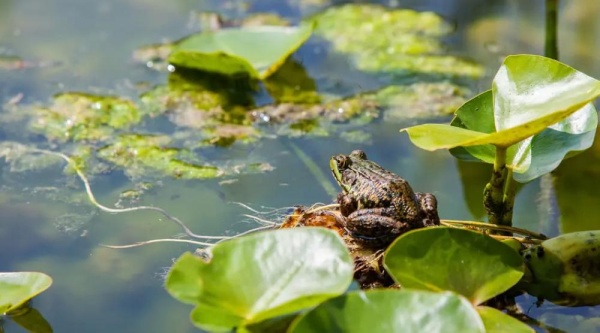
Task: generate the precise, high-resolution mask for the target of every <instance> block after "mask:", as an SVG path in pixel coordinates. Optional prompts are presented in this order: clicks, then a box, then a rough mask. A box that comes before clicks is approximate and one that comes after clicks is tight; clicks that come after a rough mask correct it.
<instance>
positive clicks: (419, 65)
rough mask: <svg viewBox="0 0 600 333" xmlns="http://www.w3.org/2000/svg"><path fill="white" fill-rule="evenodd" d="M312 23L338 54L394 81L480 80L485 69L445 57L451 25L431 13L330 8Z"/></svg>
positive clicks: (381, 8) (379, 7) (357, 65)
mask: <svg viewBox="0 0 600 333" xmlns="http://www.w3.org/2000/svg"><path fill="white" fill-rule="evenodd" d="M309 21H311V22H316V23H317V28H316V30H315V34H317V35H319V36H321V37H323V38H325V39H326V40H327V41H329V42H330V43H331V44H332V47H333V49H334V50H335V51H337V52H340V53H343V54H347V55H348V56H350V57H351V58H352V59H353V60H354V63H355V65H356V67H357V68H358V69H360V70H363V71H367V72H384V73H386V74H392V75H408V74H411V73H427V74H438V75H447V76H467V77H479V76H481V75H482V74H483V68H482V67H481V66H479V65H477V64H475V63H472V62H470V61H467V60H464V59H460V58H458V57H454V56H451V55H447V54H445V52H444V51H445V50H444V46H443V44H442V43H441V41H440V37H443V36H445V35H447V34H449V33H450V32H451V31H452V27H451V25H450V24H448V23H447V22H445V21H444V20H443V19H442V18H441V17H440V16H438V15H437V14H435V13H432V12H417V11H413V10H408V9H396V10H391V9H386V8H385V7H383V6H378V5H362V4H361V5H351V4H350V5H344V6H338V7H332V8H329V9H327V10H325V11H323V12H321V13H319V14H317V15H315V16H312V17H311V18H309Z"/></svg>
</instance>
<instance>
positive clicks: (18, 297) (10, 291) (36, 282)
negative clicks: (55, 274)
mask: <svg viewBox="0 0 600 333" xmlns="http://www.w3.org/2000/svg"><path fill="white" fill-rule="evenodd" d="M51 284H52V278H51V277H49V276H48V275H46V274H44V273H39V272H10V273H0V314H4V313H6V312H8V311H10V310H12V309H15V308H18V307H19V306H21V305H23V304H24V303H25V302H27V301H28V300H30V299H32V298H33V297H35V296H37V295H38V294H40V293H41V292H43V291H44V290H46V289H48V287H50V285H51Z"/></svg>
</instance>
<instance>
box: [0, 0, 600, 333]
mask: <svg viewBox="0 0 600 333" xmlns="http://www.w3.org/2000/svg"><path fill="white" fill-rule="evenodd" d="M298 3H299V2H298V1H292V2H291V4H283V3H282V2H280V1H271V0H265V1H259V0H256V1H254V2H250V3H247V4H244V3H241V2H237V1H222V2H221V1H201V2H197V1H184V0H180V1H172V2H165V1H159V0H152V1H139V0H126V1H116V0H107V1H103V2H93V1H73V0H52V1H40V0H31V1H16V0H12V1H11V0H0V54H3V55H6V54H16V55H19V56H21V57H23V58H25V59H27V60H29V61H32V62H36V63H42V64H43V66H40V67H38V68H28V69H21V70H11V71H8V70H2V69H0V101H2V102H3V103H6V102H8V101H9V100H11V99H13V101H14V99H19V101H18V102H19V104H20V105H24V106H27V105H34V104H40V105H45V104H48V101H49V100H50V99H51V97H52V95H53V94H55V93H58V92H63V91H84V92H92V93H102V94H112V95H118V96H124V97H129V98H132V99H137V97H138V95H139V93H140V88H139V86H140V83H144V84H143V86H145V87H149V86H153V85H155V84H162V83H164V82H165V80H166V75H165V74H164V73H157V72H154V71H150V70H147V69H146V68H144V67H143V66H141V65H139V64H135V63H133V61H132V60H131V53H132V50H133V49H135V48H136V47H139V46H141V45H144V44H148V43H155V42H160V41H162V40H165V39H167V40H175V39H178V38H180V37H182V36H184V35H186V34H189V33H191V32H192V31H194V29H195V28H197V26H196V20H195V18H194V17H195V16H194V14H192V13H193V12H200V11H205V10H218V11H221V12H224V13H226V14H227V15H228V16H229V17H231V18H236V17H240V16H243V15H244V11H245V10H246V9H247V8H249V10H251V11H274V12H278V13H280V14H282V15H285V16H286V17H288V18H290V19H291V20H293V21H297V20H298V19H299V17H300V15H308V14H309V13H312V12H314V11H315V10H317V9H316V8H315V7H314V6H313V7H311V6H306V7H299V6H298V5H297V4H298ZM382 3H384V4H386V5H391V6H396V5H398V2H396V1H390V2H382ZM401 5H402V6H403V7H406V8H414V9H417V10H432V11H435V12H437V13H439V14H441V15H442V16H443V17H445V18H446V19H447V20H449V21H450V22H453V23H455V24H456V27H457V31H456V32H455V33H454V34H452V35H451V36H449V37H448V38H447V39H446V42H447V43H448V48H449V49H448V52H449V53H451V54H456V55H459V56H464V57H468V58H471V59H474V60H475V61H477V62H479V63H481V64H484V65H485V67H486V69H487V74H486V75H485V76H484V77H483V78H482V79H480V80H478V81H469V82H468V84H469V86H470V87H471V88H472V89H473V90H474V91H480V90H483V89H487V87H489V82H490V80H491V78H492V77H493V74H494V73H495V71H496V68H497V67H498V65H499V64H500V62H501V59H502V57H503V56H504V55H506V54H511V53H538V54H539V53H541V51H542V49H543V45H542V40H543V39H542V33H543V12H542V9H543V8H542V2H541V1H538V2H523V1H487V2H485V4H483V3H482V2H480V1H472V0H463V1H403V2H401ZM594 6H595V9H596V10H595V11H594V10H592V8H590V7H594ZM598 6H599V5H597V4H596V3H595V2H591V3H590V2H585V3H584V1H583V0H579V1H570V2H564V3H563V8H562V11H561V17H560V21H559V22H560V24H561V27H560V52H561V53H560V57H561V60H562V61H564V62H566V63H568V64H570V65H572V66H573V67H575V68H577V69H579V70H581V71H583V72H585V73H587V74H589V75H591V76H593V77H596V78H599V77H600V63H599V62H598V61H596V59H597V56H595V55H597V54H598V52H599V51H600V45H599V44H598V43H596V41H598V40H600V23H599V21H598V20H597V19H596V14H595V13H598V9H600V8H597V7H598ZM316 45H317V44H314V43H313V44H310V43H309V45H307V46H305V47H303V48H302V49H301V50H300V51H299V52H298V54H297V55H296V57H297V58H298V59H301V60H302V63H303V65H304V66H305V68H306V70H307V72H308V74H309V76H313V77H316V78H319V68H320V67H319V66H322V62H321V61H322V59H319V58H318V57H316V56H315V55H314V52H312V49H311V48H313V47H316ZM336 70H339V71H340V73H338V75H339V76H340V77H343V76H344V75H346V73H345V72H344V71H346V70H347V68H345V66H344V64H343V63H342V64H341V65H339V66H337V67H336ZM348 75H350V74H348ZM356 77H357V80H359V81H353V82H352V83H348V82H347V81H346V82H343V83H344V84H342V85H341V87H342V90H343V91H341V93H343V94H344V93H345V94H346V95H350V94H352V93H356V92H361V91H363V90H365V89H372V88H373V86H374V85H377V82H375V83H374V82H373V81H368V80H369V78H366V77H364V76H360V75H357V76H356ZM361 78H362V79H363V80H364V81H360V80H361ZM317 83H318V84H320V87H327V82H324V81H323V80H321V79H317ZM322 89H325V88H322ZM21 94H22V95H21ZM257 96H258V98H257V100H259V102H258V103H266V102H268V100H260V96H259V95H257ZM261 101H262V102H261ZM164 121H165V119H161V118H158V119H156V120H154V123H150V124H147V128H160V127H161V126H167V125H165V124H163V122H164ZM25 123H26V121H23V122H21V123H20V124H21V126H23V127H21V128H19V127H14V126H8V127H7V126H2V127H1V128H0V139H2V140H16V141H21V142H29V143H33V144H37V145H41V146H44V147H49V148H52V149H54V150H59V151H60V150H66V149H67V148H68V147H67V146H61V144H48V143H47V142H46V141H45V139H43V138H42V137H39V136H35V135H28V134H26V133H23V132H24V128H25V127H24V126H25ZM411 124H414V121H394V122H389V121H376V122H374V123H372V124H371V125H369V127H368V128H367V130H368V132H370V133H372V137H371V140H370V142H367V143H362V144H357V143H349V142H347V141H344V140H341V139H340V138H338V137H336V136H331V137H304V138H295V139H290V138H277V139H270V140H261V141H260V142H259V143H257V144H252V145H250V146H243V145H234V146H233V147H231V148H223V149H221V148H208V149H205V150H203V154H204V155H205V156H208V157H210V158H214V159H218V160H226V159H228V158H235V159H238V160H239V159H243V158H246V157H248V158H249V159H251V160H255V161H268V162H269V163H270V164H271V165H272V166H274V167H275V169H274V170H273V171H272V172H268V173H262V174H241V175H237V176H230V177H227V178H226V179H229V180H235V181H234V182H231V183H227V184H219V182H220V181H221V180H222V179H216V180H203V181H199V180H187V181H186V180H174V179H170V178H168V177H167V178H165V179H162V180H161V181H160V183H159V184H158V185H157V186H156V187H155V188H153V189H152V190H151V191H149V192H147V193H145V194H143V195H142V196H141V198H140V201H139V202H137V203H136V204H146V205H155V206H159V207H161V208H163V209H165V210H167V211H168V212H170V213H171V214H173V215H176V216H177V217H179V218H180V219H182V220H184V221H186V223H188V225H189V226H190V228H192V229H193V230H194V231H196V232H198V233H203V234H212V235H222V234H234V233H235V232H239V231H241V230H247V229H249V228H252V227H254V226H256V224H252V223H251V221H249V220H248V219H247V218H245V217H243V216H242V214H246V213H249V211H248V210H246V209H244V208H242V207H240V206H239V205H236V204H233V202H241V203H244V204H247V205H249V206H251V207H254V208H257V209H263V210H268V209H271V208H280V207H290V206H293V205H298V204H311V203H314V202H330V201H331V200H332V198H331V196H330V195H329V194H327V193H326V192H325V190H324V188H323V187H322V186H321V185H320V184H319V183H318V182H317V181H316V180H315V179H314V177H313V175H312V174H311V173H310V172H309V171H308V169H307V168H306V166H305V165H304V164H303V163H302V162H301V160H300V159H299V158H298V157H296V156H295V155H294V153H293V150H292V149H291V145H292V144H293V145H297V146H298V147H299V148H301V149H302V150H303V151H305V152H306V153H307V154H308V156H309V157H310V158H312V159H313V160H314V161H315V163H317V164H318V165H319V166H320V168H321V171H322V172H324V173H326V174H327V175H328V170H327V168H328V159H329V157H330V156H331V155H332V154H336V153H348V152H350V151H351V150H353V149H357V148H360V149H364V150H365V151H367V153H368V155H369V158H370V159H372V160H375V161H377V162H378V163H380V164H381V165H383V166H384V167H387V168H390V169H392V170H394V171H396V172H398V173H399V174H401V175H402V176H403V177H405V178H406V179H407V180H409V182H410V183H411V184H412V185H413V187H414V188H416V189H417V190H419V191H425V192H433V193H434V194H435V195H436V196H437V197H438V200H439V202H440V216H442V217H443V218H448V219H475V220H480V219H481V218H482V214H483V211H482V208H481V190H482V188H483V184H485V182H486V181H487V178H488V177H489V176H488V175H489V168H487V167H482V166H477V165H472V164H464V163H457V162H456V161H455V160H454V159H453V158H452V157H451V156H450V155H449V154H448V153H447V152H434V153H430V152H424V151H421V150H419V149H417V148H414V147H413V146H412V145H411V144H410V143H409V141H408V139H407V137H406V135H405V134H400V133H398V129H399V128H402V127H405V126H407V125H411ZM153 126H154V127H153ZM167 127H168V126H167ZM599 149H600V148H599V147H598V145H596V146H595V147H594V148H592V149H591V150H590V151H588V152H586V153H584V154H581V155H580V156H578V157H576V158H573V159H571V160H569V161H567V162H565V163H564V165H563V166H561V167H560V168H559V170H558V171H557V173H556V174H555V175H554V176H552V177H548V178H544V179H543V180H541V181H540V180H537V181H534V182H531V183H529V184H527V185H526V186H524V187H523V188H522V189H521V191H520V192H519V195H518V197H517V206H516V209H515V221H516V223H517V225H518V226H520V227H525V228H530V229H532V230H538V231H542V232H544V233H547V234H550V235H554V234H557V233H559V232H568V231H576V230H585V229H597V224H596V222H595V221H597V220H598V218H599V217H600V209H599V208H598V207H600V205H599V203H600V202H599V201H600V199H598V197H597V196H596V195H595V193H596V188H595V187H594V186H593V184H595V183H596V184H597V181H598V180H600V172H598V170H597V169H598V168H597V167H595V166H596V165H598V163H597V162H598V159H600V157H598V156H600V155H599V154H598V152H599V151H600V150H599ZM1 163H2V164H0V171H1V174H2V180H1V181H0V185H1V187H0V271H21V270H24V271H25V270H26V271H29V270H33V271H42V272H45V273H47V274H49V275H50V276H52V277H53V279H54V284H53V286H52V287H51V288H50V289H49V290H48V291H46V292H45V293H43V294H42V295H41V296H40V297H37V298H36V299H35V302H34V306H35V307H36V308H37V309H38V310H39V311H40V312H41V313H42V314H43V315H44V317H45V318H46V319H47V320H48V321H49V322H50V323H51V325H52V326H53V328H54V330H55V331H56V332H107V331H111V332H166V331H172V332H194V331H196V330H195V329H194V328H193V327H192V325H191V324H190V323H189V320H188V312H189V311H190V310H191V308H190V307H189V306H186V305H183V304H180V303H178V302H177V301H175V300H174V299H172V298H171V297H170V296H169V295H168V294H167V293H166V292H165V290H164V289H163V288H162V274H164V272H165V269H166V267H168V266H169V265H170V264H171V263H172V260H173V259H174V258H177V257H178V256H179V255H180V254H181V253H182V252H184V251H190V250H193V247H192V246H187V245H181V244H166V243H162V244H155V245H150V246H146V247H141V248H135V249H128V250H111V249H107V248H104V247H101V246H99V244H127V243H133V242H137V241H143V240H148V239H152V238H166V237H173V236H176V235H177V234H178V233H180V232H181V230H179V229H178V228H177V227H176V226H175V225H174V224H172V223H171V222H168V221H166V220H165V219H164V218H163V217H162V216H160V215H158V214H156V213H153V212H136V213H128V214H107V213H103V212H98V211H97V210H96V209H94V208H93V207H92V206H91V205H89V204H88V203H87V201H86V198H85V196H84V190H83V187H82V186H81V184H80V183H79V181H78V180H77V179H76V178H75V177H73V176H65V174H64V173H63V167H64V164H61V163H58V162H57V163H56V164H54V165H52V166H50V167H48V168H44V169H41V170H37V171H29V172H25V173H15V172H10V170H9V168H10V166H9V165H8V164H6V163H4V162H1ZM92 184H93V187H94V191H95V192H96V194H97V197H98V200H99V201H100V202H102V203H105V204H106V205H109V206H111V205H113V204H114V203H115V202H117V201H118V198H119V194H120V193H121V192H123V191H124V190H127V189H131V188H134V186H135V184H134V183H132V182H131V181H130V180H129V179H128V178H127V177H125V176H124V175H123V173H122V170H119V169H116V170H112V171H110V172H108V173H105V174H98V175H96V176H94V177H93V179H92ZM263 207H264V208H263ZM561 213H562V214H561ZM534 301H535V300H533V299H530V298H523V299H522V302H523V304H524V305H525V306H528V305H532V304H533V303H534ZM573 311H575V314H577V315H580V316H581V317H578V318H579V319H580V320H586V319H589V318H593V317H594V316H595V312H596V309H595V308H583V309H576V310H569V311H567V310H564V309H562V310H561V309H558V310H556V309H555V308H553V307H543V308H541V309H533V310H532V312H531V313H530V314H531V315H532V316H534V317H536V318H542V319H544V320H545V321H547V322H549V323H551V324H552V325H554V326H556V327H560V328H562V329H565V330H567V331H578V330H584V327H585V325H580V326H577V325H579V323H574V322H573V319H570V318H572V316H571V315H572V314H573ZM570 316H571V317H570ZM578 327H579V328H578ZM5 331H6V332H20V331H21V329H20V328H18V327H16V326H15V325H14V323H11V322H10V321H9V322H7V323H5Z"/></svg>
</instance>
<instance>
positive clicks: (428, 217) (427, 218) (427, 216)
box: [415, 192, 440, 227]
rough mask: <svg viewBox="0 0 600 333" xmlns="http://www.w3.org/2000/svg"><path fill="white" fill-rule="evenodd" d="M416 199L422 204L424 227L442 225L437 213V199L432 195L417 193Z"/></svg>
mask: <svg viewBox="0 0 600 333" xmlns="http://www.w3.org/2000/svg"><path fill="white" fill-rule="evenodd" d="M415 197H416V198H417V200H418V201H419V203H420V204H421V210H422V212H423V213H424V216H423V226H425V227H430V226H435V225H440V218H439V216H438V212H437V199H436V198H435V196H434V195H433V194H431V193H421V192H417V193H415Z"/></svg>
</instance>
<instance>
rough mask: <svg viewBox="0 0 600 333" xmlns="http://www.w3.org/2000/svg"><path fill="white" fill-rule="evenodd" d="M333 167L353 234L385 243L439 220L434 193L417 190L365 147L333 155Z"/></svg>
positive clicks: (343, 212)
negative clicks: (369, 154)
mask: <svg viewBox="0 0 600 333" xmlns="http://www.w3.org/2000/svg"><path fill="white" fill-rule="evenodd" d="M330 167H331V171H332V173H333V177H334V178H335V180H336V182H337V183H338V184H339V186H340V188H341V192H340V193H339V195H338V197H337V202H338V204H339V207H340V208H339V209H340V213H341V215H342V216H343V217H344V218H345V219H344V220H345V229H346V230H347V231H348V232H349V234H350V235H351V236H352V237H354V238H356V239H360V240H362V241H364V242H365V243H366V244H369V245H373V246H377V247H382V246H386V245H389V244H390V243H391V242H392V241H393V240H394V239H396V238H397V237H398V236H399V235H401V234H403V233H404V232H407V231H409V230H412V229H417V228H422V227H429V226H436V225H439V224H440V219H439V217H438V212H437V199H436V197H435V196H434V195H433V194H431V193H421V192H414V191H413V189H412V187H411V186H410V184H409V183H408V182H407V181H406V180H405V179H404V178H402V177H400V176H398V175H397V174H395V173H393V172H391V171H388V170H386V169H384V168H383V167H381V166H379V165H378V164H377V163H375V162H373V161H370V160H368V159H367V155H366V153H365V152H364V151H362V150H354V151H352V152H351V153H350V155H341V154H340V155H335V156H332V157H331V160H330Z"/></svg>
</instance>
